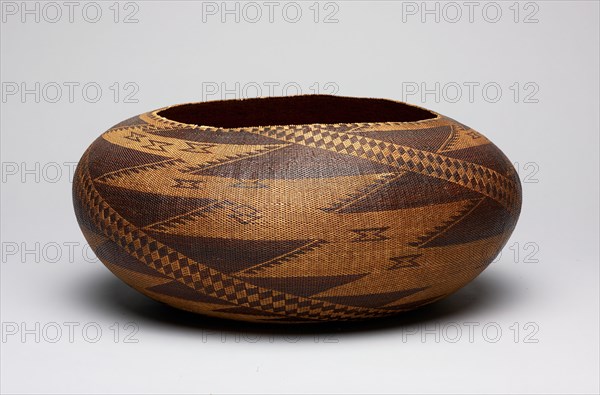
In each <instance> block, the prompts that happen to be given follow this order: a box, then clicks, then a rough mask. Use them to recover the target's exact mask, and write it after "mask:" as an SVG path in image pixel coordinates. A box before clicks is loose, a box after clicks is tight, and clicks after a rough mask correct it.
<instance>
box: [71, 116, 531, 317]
mask: <svg viewBox="0 0 600 395" xmlns="http://www.w3.org/2000/svg"><path fill="white" fill-rule="evenodd" d="M162 110H164V109H160V110H156V111H153V112H149V113H145V114H142V115H139V116H136V117H133V118H131V119H128V120H126V121H124V122H122V123H119V124H117V125H116V126H114V127H112V128H111V129H109V130H108V131H107V132H105V133H104V134H102V136H100V137H99V138H98V139H97V140H96V141H95V142H94V143H93V144H92V145H91V146H90V147H89V149H88V150H87V151H86V152H85V154H84V155H83V157H82V159H81V161H80V164H79V166H78V168H77V171H76V176H75V182H74V189H73V194H74V195H73V197H74V205H75V211H76V215H77V219H78V221H79V224H80V226H81V229H82V230H83V233H84V235H85V237H86V239H87V240H88V242H89V244H90V245H91V246H92V248H93V249H94V251H95V253H96V254H97V256H98V257H99V258H100V260H102V262H103V263H104V264H105V265H106V266H107V267H108V268H109V269H110V270H111V271H112V272H113V273H115V274H116V275H117V276H118V277H119V278H121V279H122V280H124V281H125V282H126V283H127V284H129V285H131V286H132V287H134V288H135V289H137V290H139V291H140V292H142V293H144V294H146V295H148V296H150V297H151V298H154V299H156V300H159V301H162V302H164V303H167V304H169V305H172V306H175V307H177V308H180V309H184V310H188V311H193V312H198V313H203V314H208V315H211V316H218V317H225V318H233V319H238V320H247V321H277V322H313V321H329V320H355V319H365V318H374V317H382V316H387V315H392V314H396V313H398V312H402V311H406V310H410V309H413V308H415V307H418V306H420V305H424V304H427V303H431V302H434V301H436V300H438V299H441V298H443V297H445V296H447V295H449V294H450V293H452V292H454V291H456V290H457V289H459V288H461V287H462V286H464V285H465V284H466V283H468V282H469V281H470V280H472V279H473V278H474V277H476V276H477V275H478V274H479V273H480V272H481V271H482V270H483V269H484V268H486V267H487V265H489V263H490V262H491V261H492V260H493V259H494V257H495V256H496V255H497V254H498V253H499V251H500V250H501V248H502V247H503V246H504V244H505V243H506V241H507V240H508V238H509V236H510V234H511V233H512V231H513V229H514V227H515V224H516V221H517V218H518V216H519V212H520V208H521V187H520V183H519V179H518V176H517V174H516V172H515V170H514V168H513V166H512V164H511V163H510V161H509V160H508V159H507V158H506V157H505V156H504V154H503V153H502V152H501V151H500V150H499V149H498V148H497V147H496V146H495V145H493V144H492V143H491V142H490V141H489V140H488V139H486V138H485V137H484V136H483V135H481V134H480V133H478V132H476V131H475V130H473V129H471V128H469V127H467V126H465V125H463V124H461V123H458V122H456V121H454V120H452V119H450V118H447V117H444V116H441V115H439V114H435V116H434V117H432V118H431V119H425V120H423V121H415V122H364V123H338V124H304V125H280V126H260V127H258V126H257V127H235V128H225V127H209V126H199V125H196V124H188V123H181V122H175V121H173V120H170V119H167V118H165V117H163V116H162V115H160V114H161V111H162Z"/></svg>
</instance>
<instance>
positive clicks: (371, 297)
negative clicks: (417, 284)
mask: <svg viewBox="0 0 600 395" xmlns="http://www.w3.org/2000/svg"><path fill="white" fill-rule="evenodd" d="M427 288H428V287H423V288H412V289H405V290H401V291H394V292H383V293H372V294H368V295H350V296H324V297H319V299H320V300H326V301H328V302H334V303H340V304H345V305H348V306H358V307H379V306H383V305H386V304H388V303H392V302H394V301H396V300H399V299H402V298H405V297H407V296H410V295H413V294H416V293H417V292H421V291H423V290H425V289H427Z"/></svg>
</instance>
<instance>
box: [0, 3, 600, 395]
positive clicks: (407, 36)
mask: <svg viewBox="0 0 600 395" xmlns="http://www.w3.org/2000/svg"><path fill="white" fill-rule="evenodd" d="M7 3H9V4H7ZM325 3H326V2H321V3H320V4H317V8H318V9H319V11H320V13H319V15H318V18H317V21H316V22H315V19H314V18H315V14H314V9H315V5H314V4H313V2H312V1H310V2H297V3H295V4H297V5H298V6H299V8H300V9H301V10H302V16H301V17H300V19H299V20H298V21H297V22H295V23H293V22H292V19H294V17H295V16H294V12H293V11H294V10H295V8H293V7H296V5H294V4H292V5H289V2H279V3H277V4H278V5H277V7H276V8H275V13H274V15H273V21H272V22H270V21H269V20H268V15H267V12H268V8H267V6H265V5H264V4H263V2H258V3H255V4H258V6H259V8H260V9H261V11H262V12H263V15H262V19H260V20H258V21H254V18H255V16H256V14H255V11H256V7H255V8H252V7H253V6H247V5H246V4H245V3H238V5H237V7H239V8H238V9H239V13H238V15H239V21H235V15H225V18H226V19H225V21H222V20H221V14H220V13H219V12H218V13H217V14H216V15H212V14H210V13H208V14H207V13H206V12H205V13H203V9H204V10H205V11H211V10H214V7H217V8H219V9H221V7H222V4H221V2H216V3H210V4H209V3H207V2H204V3H202V2H194V1H185V2H172V1H170V2H168V4H167V2H166V1H137V2H129V3H126V2H123V3H118V4H117V5H116V6H115V5H114V4H113V2H112V1H110V2H98V3H94V4H91V5H90V4H89V2H76V3H75V4H76V8H75V9H74V14H73V19H72V21H70V20H69V15H68V8H66V7H65V6H64V5H62V2H59V3H58V4H59V7H60V9H61V12H62V15H61V16H58V14H56V9H55V8H52V7H53V6H45V3H40V2H38V3H37V6H36V3H35V2H28V3H26V7H29V9H33V10H34V13H33V14H27V13H23V9H22V5H21V2H3V3H2V18H3V20H2V24H1V29H2V30H1V36H2V38H1V59H2V60H1V80H2V94H3V97H2V103H1V105H2V107H1V154H2V158H1V161H2V184H1V187H2V192H1V199H2V200H1V203H2V204H1V210H2V212H1V218H2V224H1V231H2V234H1V235H2V253H3V254H2V264H1V273H0V274H1V321H2V342H1V343H0V347H1V357H0V358H1V359H0V362H1V370H0V375H1V377H0V382H1V390H2V392H4V393H113V392H118V393H199V392H202V393H204V392H210V393H220V392H235V393H246V392H249V393H261V392H267V393H270V392H273V393H283V392H296V393H297V392H319V393H324V392H336V393H354V392H377V393H388V392H393V393H508V392H516V393H598V391H599V383H598V371H599V366H598V365H599V342H598V338H599V336H598V334H599V332H598V322H599V320H598V318H599V317H598V314H599V313H598V312H599V294H598V289H599V286H598V285H599V273H598V238H599V235H598V215H599V214H598V144H599V142H598V136H599V113H598V111H599V108H600V106H599V104H600V103H599V91H598V87H599V81H598V70H599V52H598V51H599V47H600V46H599V42H598V41H599V30H598V25H599V23H598V22H599V21H598V19H599V16H598V15H599V6H598V2H596V1H569V2H567V1H535V2H520V3H517V4H516V5H515V4H514V2H512V1H509V2H502V1H500V2H496V3H493V4H490V2H475V4H476V8H475V9H474V13H473V15H472V18H473V19H472V21H469V15H468V11H469V9H468V8H467V6H465V5H464V3H463V2H458V3H452V4H450V5H448V3H445V2H427V3H426V5H423V4H422V3H421V2H412V3H411V2H393V1H382V2H373V1H336V2H329V3H328V4H325ZM436 4H437V6H436ZM457 5H458V8H457ZM15 7H16V9H15ZM35 7H38V11H35V10H36V9H35ZM111 7H112V8H111ZM227 7H229V8H230V9H234V7H236V5H235V2H228V3H227ZM284 7H285V9H286V10H287V14H285V18H284V14H282V12H283V8H284ZM310 7H313V9H311V8H310ZM415 7H416V8H415ZM423 7H428V9H434V10H435V7H438V10H439V12H438V13H437V16H438V17H439V20H438V21H436V20H435V17H436V15H435V14H424V15H422V11H423ZM84 8H85V10H86V11H85V12H86V14H82V10H83V9H84ZM97 8H100V9H101V11H102V16H101V17H100V19H99V20H98V21H95V22H94V21H93V20H94V18H95V15H94V11H95V10H96V9H97ZM498 8H499V9H500V10H501V12H502V14H501V16H500V17H499V20H497V21H495V22H494V19H497V17H496V16H495V15H496V14H495V11H496V10H497V9H498ZM115 9H118V10H119V13H118V15H116V14H115ZM415 9H416V11H417V13H416V14H413V11H415ZM484 9H485V13H484V11H483V10H484ZM457 10H460V11H461V12H462V17H461V18H457V14H456V11H457ZM516 10H518V11H519V12H518V14H517V13H516ZM218 11H220V10H218ZM434 12H435V11H434ZM330 13H333V14H334V15H333V16H330V18H329V19H328V21H329V22H333V23H325V20H324V19H325V16H326V15H329V14H330ZM36 14H37V15H36ZM126 15H129V18H128V20H129V22H132V23H125V21H124V19H125V16H126ZM36 16H37V17H39V21H36V20H35V18H36ZM84 16H85V17H84ZM422 16H423V17H424V18H425V20H422V19H421V17H422ZM115 17H117V20H116V21H115ZM22 18H24V20H22ZM286 18H287V20H286ZM515 18H516V19H515ZM335 20H337V22H336V21H335ZM36 83H39V89H37V91H38V94H39V97H38V98H36V97H35V94H34V93H29V94H26V95H25V96H22V95H21V93H22V90H23V88H25V89H30V90H33V91H35V90H36V85H35V84H36ZM71 83H72V84H71ZM115 83H117V84H118V86H117V85H114V84H115ZM436 83H438V84H439V90H438V97H436V96H435V94H427V95H425V97H422V96H421V95H420V93H421V92H422V89H421V88H422V87H424V88H426V89H433V90H434V91H435V87H436ZM471 83H472V84H479V85H474V92H473V93H474V94H473V95H472V96H471V97H469V95H468V93H469V92H468V88H467V85H465V84H471ZM65 84H71V86H73V95H72V96H71V97H69V91H68V87H67V85H65ZM74 84H79V85H74ZM86 84H87V85H86ZM222 84H225V85H223V86H222ZM236 84H239V87H240V88H239V90H238V91H236V89H235V87H236ZM277 84H278V85H277ZM286 84H287V85H286ZM423 84H424V85H423ZM515 84H517V85H515ZM269 85H274V86H275V88H274V90H273V91H272V92H269V91H268V89H267V88H268V86H269ZM284 85H285V86H286V89H284V88H283V87H284ZM57 86H59V87H61V92H60V94H59V93H58V91H57V90H56V87H57ZM84 86H86V90H85V91H84V90H83V87H84ZM215 86H217V87H218V91H217V92H216V93H215V92H213V91H209V88H214V87H215ZM256 86H259V87H262V92H257V90H256V89H255V88H256ZM415 86H416V87H418V88H419V94H410V92H411V91H410V89H411V88H414V87H415ZM457 86H458V87H462V92H461V94H460V95H458V94H457V90H456V87H457ZM484 86H486V89H485V90H484V89H483V87H484ZM98 87H99V88H100V89H101V95H100V96H99V97H97V98H96V97H95V96H96V91H95V89H96V88H98ZM111 87H112V88H111ZM222 87H225V88H226V89H229V90H233V92H229V93H227V92H224V91H223V89H222ZM294 87H296V88H298V87H299V88H300V90H301V93H315V92H317V91H319V92H322V93H331V92H334V93H337V94H340V95H349V96H367V97H385V98H393V99H398V100H403V99H404V100H406V101H408V102H411V103H415V104H419V105H423V106H425V107H429V108H431V109H434V110H436V111H438V112H441V113H442V114H445V115H448V116H451V117H453V118H455V119H457V120H459V121H461V122H464V123H466V124H468V125H469V126H471V127H473V128H474V129H476V130H478V131H480V132H482V133H484V134H485V135H486V136H487V137H489V138H490V139H491V140H492V141H494V142H495V143H496V144H497V145H498V146H499V147H500V148H501V149H502V150H503V151H504V152H505V153H506V154H507V155H508V156H509V158H511V160H512V161H514V162H517V164H516V166H517V168H518V170H519V172H520V174H521V177H522V179H523V189H524V202H523V212H522V216H521V219H520V222H519V224H518V226H517V229H516V231H515V232H514V234H513V236H512V238H511V240H510V241H509V243H508V245H507V248H505V250H504V251H503V252H502V254H501V256H500V257H499V258H498V259H497V261H496V262H495V263H494V264H492V265H491V266H490V267H489V268H488V269H487V270H486V271H485V272H484V273H483V274H482V275H481V276H479V277H478V278H477V279H476V280H475V281H473V282H472V283H471V284H470V285H468V286H467V287H465V288H464V289H463V290H461V291H459V292H458V293H456V294H455V295H453V296H452V297H450V298H448V299H446V300H444V301H442V302H439V303H436V304H434V305H433V306H430V307H427V308H424V309H422V310H418V311H416V312H414V313H409V314H406V315H403V316H399V317H396V318H393V319H387V320H383V321H378V322H374V323H364V324H358V325H355V326H350V327H349V326H340V325H328V326H323V327H321V328H319V329H312V330H309V329H306V328H279V327H276V328H274V329H273V328H268V327H261V326H250V325H244V324H240V323H232V322H224V321H219V320H213V319H208V318H204V317H201V316H193V315H189V314H184V313H180V312H177V311H174V310H172V309H169V308H166V307H163V306H161V305H159V304H158V303H156V302H154V301H152V300H149V299H147V298H145V297H144V296H141V295H139V294H137V293H136V292H135V291H133V290H131V289H129V288H128V287H127V286H126V285H124V284H123V283H122V282H120V280H118V279H117V278H116V277H114V276H113V275H112V274H111V273H110V272H109V271H108V270H107V269H105V268H104V266H103V265H102V264H101V263H100V262H98V261H97V260H95V259H94V257H93V255H92V254H89V253H88V250H87V249H86V247H85V240H84V238H83V236H82V235H81V232H80V231H79V229H78V226H77V224H76V221H75V218H74V215H73V210H72V205H71V197H70V193H71V191H70V188H71V180H70V177H69V172H70V171H72V166H73V164H74V163H76V162H77V161H78V160H79V157H80V156H81V154H82V153H83V151H84V150H85V148H86V147H87V146H88V145H89V144H90V143H91V142H92V140H93V139H95V138H96V137H97V136H98V135H99V134H100V133H101V132H103V131H104V130H106V129H107V128H109V127H110V126H112V125H114V124H116V123H117V122H119V121H121V120H123V119H125V118H128V117H130V116H133V115H135V114H138V113H141V112H144V111H147V110H151V109H154V108H158V107H162V106H164V105H169V104H175V103H180V102H187V101H198V100H202V99H218V98H221V97H227V98H232V97H245V96H256V95H257V94H259V95H260V94H262V95H267V94H269V93H272V94H276V95H281V94H284V93H288V94H294V93H300V92H295V91H294V90H293V88H294ZM498 87H499V88H500V89H501V95H500V96H498V97H497V94H496V93H497V92H496V91H495V90H497V88H498ZM15 89H18V91H17V92H16V93H15V94H13V93H14V92H15ZM115 92H118V93H119V95H118V97H116V96H115ZM211 92H212V93H213V94H210V93H211ZM225 93H227V94H226V95H225ZM516 93H518V95H516ZM69 323H71V324H69ZM69 327H72V328H74V331H73V334H72V336H69V331H68V328H69ZM84 328H85V329H84ZM98 328H99V329H100V330H101V331H102V332H101V334H99V335H98V334H97V333H96V331H97V330H98ZM116 328H118V332H117V330H116ZM469 328H473V330H472V331H471V332H470V331H469ZM59 330H60V332H59Z"/></svg>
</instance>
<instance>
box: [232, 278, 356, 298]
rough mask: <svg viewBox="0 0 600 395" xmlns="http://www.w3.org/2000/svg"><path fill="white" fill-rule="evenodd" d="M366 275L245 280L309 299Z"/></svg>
mask: <svg viewBox="0 0 600 395" xmlns="http://www.w3.org/2000/svg"><path fill="white" fill-rule="evenodd" d="M366 275H367V274H349V275H341V276H319V277H314V276H307V277H300V276H296V277H245V278H244V280H245V281H248V282H250V283H252V284H254V285H257V286H259V287H265V288H270V289H277V290H280V291H282V292H288V293H291V294H293V295H298V296H306V297H309V296H311V295H315V294H318V293H320V292H324V291H326V290H328V289H331V288H335V287H338V286H340V285H344V284H348V283H351V282H353V281H356V280H358V279H360V278H362V277H364V276H366Z"/></svg>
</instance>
